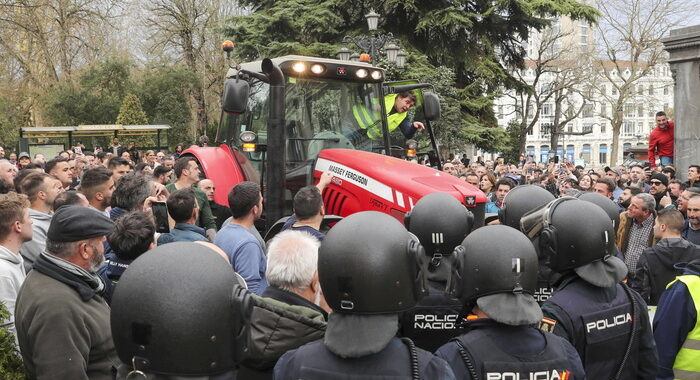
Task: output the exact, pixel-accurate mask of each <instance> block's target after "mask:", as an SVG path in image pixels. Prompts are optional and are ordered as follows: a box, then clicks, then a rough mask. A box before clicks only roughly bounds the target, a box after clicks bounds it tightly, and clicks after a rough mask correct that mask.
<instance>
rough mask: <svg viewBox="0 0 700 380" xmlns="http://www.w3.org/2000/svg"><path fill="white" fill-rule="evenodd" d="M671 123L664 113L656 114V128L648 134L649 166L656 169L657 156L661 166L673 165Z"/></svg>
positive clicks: (672, 128) (672, 125) (672, 126)
mask: <svg viewBox="0 0 700 380" xmlns="http://www.w3.org/2000/svg"><path fill="white" fill-rule="evenodd" d="M674 128H675V125H674V123H673V121H671V120H668V117H667V116H666V113H665V112H664V111H659V112H657V113H656V128H654V129H653V130H652V131H651V133H650V134H649V164H651V167H652V168H655V167H656V156H657V154H658V156H659V161H660V163H661V166H666V165H673V130H674Z"/></svg>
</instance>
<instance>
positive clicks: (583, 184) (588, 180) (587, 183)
mask: <svg viewBox="0 0 700 380" xmlns="http://www.w3.org/2000/svg"><path fill="white" fill-rule="evenodd" d="M594 185H595V181H594V180H593V177H591V175H590V174H584V175H582V176H581V178H580V179H579V181H578V186H579V188H580V189H581V190H583V191H593V186H594Z"/></svg>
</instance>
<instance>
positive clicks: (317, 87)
mask: <svg viewBox="0 0 700 380" xmlns="http://www.w3.org/2000/svg"><path fill="white" fill-rule="evenodd" d="M380 90H381V89H380V87H379V85H378V84H372V83H357V82H350V81H341V80H329V79H322V80H321V79H300V78H288V79H287V85H286V105H285V119H286V121H285V123H286V124H285V133H286V137H287V138H286V141H287V169H288V170H297V169H300V168H301V167H304V166H307V165H309V164H310V163H311V162H313V160H314V159H315V158H316V157H317V156H318V153H319V152H320V151H321V150H322V149H327V148H345V149H359V150H366V151H375V152H377V151H379V150H382V149H383V148H384V141H383V140H382V138H381V137H379V138H376V135H372V133H367V130H368V128H369V129H371V130H373V131H382V130H383V128H382V124H381V123H382V121H381V117H380V115H381V104H380V101H381V98H380ZM269 112H270V111H269V85H267V84H266V83H264V82H261V81H254V82H253V83H251V89H250V98H249V101H248V111H247V112H246V113H244V114H242V115H231V116H230V118H231V120H229V123H230V124H229V125H230V127H232V128H231V129H230V130H231V131H232V132H233V133H232V134H231V135H230V136H228V138H229V141H231V142H232V145H233V146H234V147H236V146H240V141H238V134H240V132H243V131H253V132H255V133H256V134H257V136H258V140H257V143H258V144H266V143H267V122H268V118H269ZM363 127H364V128H363ZM368 135H369V136H371V137H375V138H374V139H372V138H370V137H368ZM268 149H272V147H268ZM246 155H248V158H249V159H250V160H251V161H252V164H253V165H254V166H255V167H256V169H257V170H258V171H260V169H261V167H260V165H261V164H262V153H261V152H255V153H246Z"/></svg>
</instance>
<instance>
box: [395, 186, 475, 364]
mask: <svg viewBox="0 0 700 380" xmlns="http://www.w3.org/2000/svg"><path fill="white" fill-rule="evenodd" d="M404 224H405V225H406V228H408V231H409V232H411V233H413V234H414V235H416V237H418V240H419V241H420V243H421V245H422V246H423V247H424V248H425V254H426V255H427V259H428V260H427V268H425V269H426V271H425V272H426V275H427V279H428V295H427V296H426V297H424V298H422V299H421V300H420V301H418V304H417V305H416V306H414V307H413V308H411V309H410V310H408V311H406V312H404V313H402V314H401V336H405V337H408V338H411V339H412V340H413V341H414V342H415V343H416V346H418V347H420V348H422V349H424V350H428V351H430V352H433V351H435V350H437V349H438V347H440V346H442V345H443V344H445V343H447V341H448V340H450V338H453V337H455V336H457V335H460V334H462V333H463V331H462V327H461V325H462V322H463V318H460V314H461V311H462V303H461V302H459V300H458V299H455V298H452V297H449V296H447V295H446V294H445V285H446V283H447V277H448V276H449V274H450V267H449V264H448V260H447V258H448V257H449V255H451V254H452V251H454V249H455V247H456V246H458V245H459V244H460V243H461V242H462V240H464V238H465V237H466V236H467V234H468V233H469V232H471V230H472V226H473V225H474V215H473V214H472V213H471V212H470V211H469V210H467V208H466V207H464V206H463V205H462V204H460V203H459V201H458V200H457V199H456V198H455V197H453V196H451V195H449V194H445V193H432V194H428V195H426V196H424V197H423V198H421V199H420V201H418V203H416V205H415V207H414V208H413V210H412V211H411V212H410V213H408V214H406V218H405V220H404Z"/></svg>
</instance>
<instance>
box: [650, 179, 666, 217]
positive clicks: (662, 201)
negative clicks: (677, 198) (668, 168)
mask: <svg viewBox="0 0 700 380" xmlns="http://www.w3.org/2000/svg"><path fill="white" fill-rule="evenodd" d="M649 185H650V188H649V194H651V195H653V196H654V200H655V201H656V211H659V210H661V209H663V208H664V207H665V206H667V205H669V204H671V197H669V196H668V195H667V194H666V189H667V187H668V177H666V176H665V175H663V174H661V173H656V174H654V175H653V176H651V180H650V181H649Z"/></svg>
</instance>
